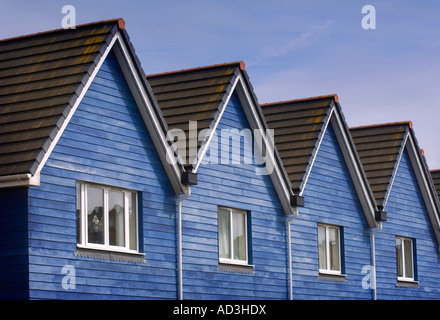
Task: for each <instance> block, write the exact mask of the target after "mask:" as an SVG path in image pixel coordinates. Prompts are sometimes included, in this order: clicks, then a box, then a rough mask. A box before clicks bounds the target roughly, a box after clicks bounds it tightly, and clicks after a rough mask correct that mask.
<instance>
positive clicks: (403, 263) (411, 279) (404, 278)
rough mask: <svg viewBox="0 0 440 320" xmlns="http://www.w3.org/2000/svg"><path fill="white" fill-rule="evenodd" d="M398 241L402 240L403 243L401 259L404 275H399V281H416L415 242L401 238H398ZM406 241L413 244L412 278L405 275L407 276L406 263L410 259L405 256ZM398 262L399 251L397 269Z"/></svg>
mask: <svg viewBox="0 0 440 320" xmlns="http://www.w3.org/2000/svg"><path fill="white" fill-rule="evenodd" d="M397 239H400V240H401V241H402V249H401V254H402V256H401V257H400V258H401V260H402V274H403V277H400V276H399V275H397V280H398V281H415V265H414V240H413V239H412V238H407V237H400V236H396V240H397ZM405 240H406V241H410V242H411V244H410V246H411V265H412V277H410V278H408V277H405V274H406V270H405V262H406V259H407V258H408V257H406V255H405ZM397 262H398V257H397V251H396V268H397ZM396 271H397V269H396Z"/></svg>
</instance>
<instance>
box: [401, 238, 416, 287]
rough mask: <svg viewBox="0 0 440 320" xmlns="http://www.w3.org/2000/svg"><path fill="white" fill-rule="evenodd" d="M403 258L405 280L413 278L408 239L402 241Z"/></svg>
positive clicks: (410, 242) (409, 241)
mask: <svg viewBox="0 0 440 320" xmlns="http://www.w3.org/2000/svg"><path fill="white" fill-rule="evenodd" d="M403 250H404V253H403V256H404V261H405V278H413V277H414V276H413V256H412V241H411V240H409V239H404V240H403Z"/></svg>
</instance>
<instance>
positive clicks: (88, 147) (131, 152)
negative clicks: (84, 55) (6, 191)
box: [29, 53, 176, 299]
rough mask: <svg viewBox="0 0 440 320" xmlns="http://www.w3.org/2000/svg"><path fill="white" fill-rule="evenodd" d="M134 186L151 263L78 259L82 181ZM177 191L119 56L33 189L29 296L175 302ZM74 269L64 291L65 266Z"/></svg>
mask: <svg viewBox="0 0 440 320" xmlns="http://www.w3.org/2000/svg"><path fill="white" fill-rule="evenodd" d="M77 180H80V181H86V182H93V183H98V184H102V185H109V186H115V187H120V188H126V189H132V190H136V191H137V192H138V196H139V199H140V205H139V214H140V221H141V222H140V223H141V228H140V229H141V232H140V233H141V240H140V243H141V244H143V246H142V247H141V251H142V252H144V253H145V259H146V263H135V262H123V261H110V260H104V259H98V258H85V257H78V256H75V255H74V252H75V251H76V213H75V210H76V207H75V203H76V195H75V192H76V191H75V186H76V181H77ZM175 201H176V198H175V196H174V193H173V190H172V188H171V185H170V183H169V180H168V178H167V175H166V173H165V170H164V168H163V166H162V164H161V162H160V160H159V157H158V155H157V152H156V150H155V148H154V145H153V143H152V141H151V138H150V135H149V133H148V130H147V129H146V127H145V124H144V123H143V120H142V118H141V116H140V113H139V110H138V108H137V106H136V104H135V102H134V100H133V97H132V95H131V93H130V90H129V88H128V86H127V84H126V82H125V79H124V78H123V74H122V72H121V69H120V67H119V65H118V62H117V60H116V58H115V56H114V54H113V53H110V54H109V56H108V57H107V58H106V60H105V62H104V64H103V65H102V67H101V69H100V71H99V72H98V74H97V76H96V78H95V79H94V81H93V83H92V85H91V86H90V88H89V90H88V91H87V93H86V95H85V97H84V98H83V100H82V102H81V104H80V105H79V107H78V109H77V111H76V112H75V114H74V116H73V117H72V119H71V121H70V123H69V124H68V126H67V128H66V130H65V132H64V133H63V135H62V137H61V139H60V140H59V142H58V144H57V145H56V147H55V149H54V150H53V152H52V154H51V156H50V158H49V160H48V161H47V163H46V165H45V167H44V169H43V171H42V173H41V186H39V187H31V188H30V189H29V246H30V248H29V268H30V273H29V286H30V298H32V299H39V298H49V299H53V298H56V299H58V298H61V299H93V298H118V299H126V298H129V299H136V298H144V299H147V298H154V299H162V298H163V299H175V298H176V277H175V273H176V272H175V269H176V252H175ZM65 265H70V266H73V267H74V268H75V271H76V288H75V289H70V290H64V289H63V288H62V279H63V277H64V276H65V275H66V274H63V273H62V268H63V266H65Z"/></svg>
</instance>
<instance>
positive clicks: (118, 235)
mask: <svg viewBox="0 0 440 320" xmlns="http://www.w3.org/2000/svg"><path fill="white" fill-rule="evenodd" d="M124 212H125V210H124V193H123V192H119V191H109V192H108V224H109V244H110V245H112V246H118V247H124V246H125V227H124V225H125V224H124V221H125V219H124Z"/></svg>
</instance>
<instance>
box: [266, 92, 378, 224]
mask: <svg viewBox="0 0 440 320" xmlns="http://www.w3.org/2000/svg"><path fill="white" fill-rule="evenodd" d="M261 107H262V110H263V113H264V115H265V117H266V122H267V124H268V126H269V127H270V128H271V129H273V130H274V132H275V145H276V147H277V150H278V152H279V155H280V158H281V159H282V162H283V164H284V167H285V168H286V172H287V174H288V177H289V179H290V182H291V187H292V189H293V190H294V192H295V193H299V194H302V193H303V192H304V189H305V186H306V184H307V180H308V177H309V174H310V171H311V169H312V167H313V164H314V161H315V158H316V155H317V153H318V150H319V147H320V145H321V142H322V139H323V137H324V133H325V131H326V129H327V126H328V125H329V123H331V124H332V126H333V128H334V130H335V133H336V136H337V138H338V142H339V145H340V147H341V151H342V153H343V156H344V159H345V161H346V164H347V167H348V170H349V172H350V175H351V177H352V179H353V183H354V186H355V188H356V192H357V193H358V195H359V199H360V201H361V205H362V207H363V209H364V213H365V215H366V218H367V221H368V223H369V225H370V226H371V227H374V226H376V221H375V212H376V203H375V199H374V197H373V194H372V193H371V190H370V187H369V184H368V180H367V178H366V176H365V173H364V171H363V168H362V164H361V162H360V159H359V157H358V155H357V152H356V148H355V146H354V143H353V141H352V139H351V136H350V133H349V130H348V126H347V124H346V122H345V118H344V115H343V113H342V109H341V106H340V104H339V98H338V96H337V95H336V94H332V95H325V96H317V97H310V98H304V99H295V100H288V101H281V102H275V103H266V104H262V105H261Z"/></svg>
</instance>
